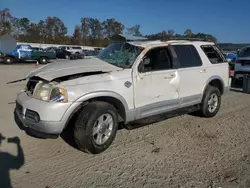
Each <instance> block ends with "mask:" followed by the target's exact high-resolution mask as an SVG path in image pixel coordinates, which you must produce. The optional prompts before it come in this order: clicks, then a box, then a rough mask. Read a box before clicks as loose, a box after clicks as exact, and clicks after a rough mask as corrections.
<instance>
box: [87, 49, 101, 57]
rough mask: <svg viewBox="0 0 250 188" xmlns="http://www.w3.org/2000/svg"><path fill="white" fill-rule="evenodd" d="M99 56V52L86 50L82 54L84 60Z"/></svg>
mask: <svg viewBox="0 0 250 188" xmlns="http://www.w3.org/2000/svg"><path fill="white" fill-rule="evenodd" d="M98 54H99V51H98V50H86V51H85V52H84V56H85V57H86V58H91V57H95V56H97V55H98Z"/></svg>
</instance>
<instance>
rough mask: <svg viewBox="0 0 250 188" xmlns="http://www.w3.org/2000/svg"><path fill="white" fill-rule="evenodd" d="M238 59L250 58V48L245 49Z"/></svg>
mask: <svg viewBox="0 0 250 188" xmlns="http://www.w3.org/2000/svg"><path fill="white" fill-rule="evenodd" d="M238 57H250V47H249V48H243V49H242V50H241V51H240V53H239V55H238Z"/></svg>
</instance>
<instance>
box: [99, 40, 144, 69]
mask: <svg viewBox="0 0 250 188" xmlns="http://www.w3.org/2000/svg"><path fill="white" fill-rule="evenodd" d="M141 51H142V49H141V48H139V47H136V46H133V45H131V44H129V43H126V42H119V43H113V44H111V45H109V46H108V47H107V48H105V49H104V50H102V51H101V52H100V53H99V54H98V55H97V56H96V57H97V58H99V59H101V60H103V61H105V62H107V63H110V64H112V65H115V66H118V67H122V68H129V67H131V66H132V64H133V63H134V61H135V60H136V58H137V56H138V55H139V54H140V53H141Z"/></svg>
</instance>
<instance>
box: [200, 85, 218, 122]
mask: <svg viewBox="0 0 250 188" xmlns="http://www.w3.org/2000/svg"><path fill="white" fill-rule="evenodd" d="M220 105H221V93H220V90H219V89H218V88H216V87H213V86H208V87H207V88H206V90H205V93H204V96H203V99H202V103H201V108H200V112H201V115H202V116H203V117H214V116H215V115H216V114H217V113H218V111H219V109H220Z"/></svg>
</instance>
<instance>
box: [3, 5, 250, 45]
mask: <svg viewBox="0 0 250 188" xmlns="http://www.w3.org/2000/svg"><path fill="white" fill-rule="evenodd" d="M3 8H9V9H10V12H11V14H12V15H13V16H15V17H27V18H29V19H30V20H31V21H32V22H38V21H39V20H41V19H43V20H44V19H45V18H46V17H47V16H57V17H59V18H60V19H61V20H62V21H63V22H64V23H65V25H66V26H67V28H68V34H70V35H71V34H72V33H73V31H74V27H75V25H80V18H81V17H93V18H98V19H100V20H101V21H103V20H105V19H107V18H115V19H116V20H118V21H120V22H121V23H123V24H124V25H125V27H126V28H127V27H131V26H133V25H135V24H139V25H140V26H141V32H142V34H152V33H158V32H161V31H163V30H169V29H172V30H174V31H175V32H176V33H179V34H183V33H184V31H185V30H186V29H191V30H192V31H193V33H198V32H203V33H208V34H212V35H213V36H215V37H216V38H217V39H218V41H219V42H225V43H227V42H232V43H250V0H240V1H238V2H237V1H235V0H71V1H70V0H0V10H1V9H3Z"/></svg>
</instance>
